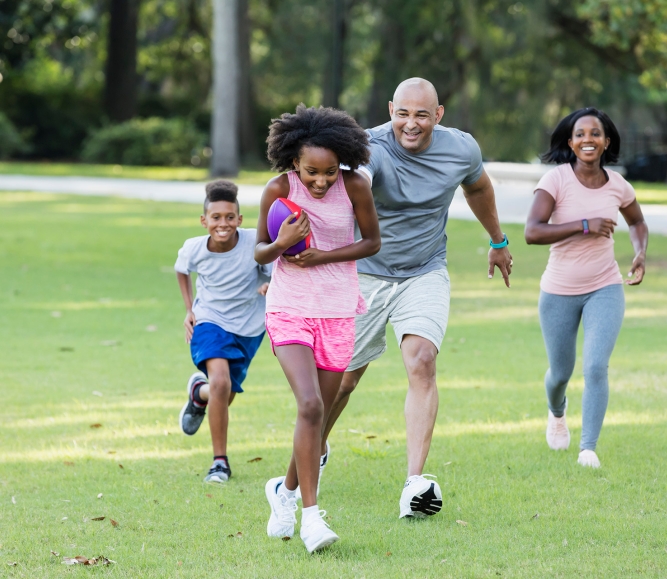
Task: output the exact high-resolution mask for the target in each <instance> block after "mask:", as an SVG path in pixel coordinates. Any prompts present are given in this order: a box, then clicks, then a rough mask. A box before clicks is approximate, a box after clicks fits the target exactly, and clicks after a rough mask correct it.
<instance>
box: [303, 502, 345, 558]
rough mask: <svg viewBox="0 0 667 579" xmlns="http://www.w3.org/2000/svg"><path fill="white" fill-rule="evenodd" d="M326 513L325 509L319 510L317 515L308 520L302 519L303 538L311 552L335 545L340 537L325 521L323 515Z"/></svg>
mask: <svg viewBox="0 0 667 579" xmlns="http://www.w3.org/2000/svg"><path fill="white" fill-rule="evenodd" d="M326 514H327V512H326V511H324V510H322V511H318V513H317V515H314V516H311V517H309V519H308V520H307V521H303V520H302V521H301V533H300V534H301V540H302V541H303V543H304V545H306V549H308V552H309V553H312V552H314V551H319V550H320V549H324V547H328V546H329V545H333V544H334V543H335V542H336V541H338V540H339V539H340V537H339V536H338V535H336V533H334V532H333V531H332V530H331V529H330V528H329V525H328V524H327V523H325V522H324V519H323V517H324V515H326Z"/></svg>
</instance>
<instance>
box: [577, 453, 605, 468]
mask: <svg viewBox="0 0 667 579" xmlns="http://www.w3.org/2000/svg"><path fill="white" fill-rule="evenodd" d="M577 462H578V463H579V464H580V465H581V466H590V467H591V468H600V459H599V458H598V455H597V454H595V451H594V450H582V451H581V452H580V453H579V458H578V459H577Z"/></svg>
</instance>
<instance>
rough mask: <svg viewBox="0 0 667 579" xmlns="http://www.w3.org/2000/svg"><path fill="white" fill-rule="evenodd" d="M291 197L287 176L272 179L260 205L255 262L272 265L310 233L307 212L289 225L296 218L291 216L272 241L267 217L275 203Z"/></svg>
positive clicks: (265, 189)
mask: <svg viewBox="0 0 667 579" xmlns="http://www.w3.org/2000/svg"><path fill="white" fill-rule="evenodd" d="M288 195H289V180H288V178H287V175H279V176H278V177H274V178H273V179H271V180H270V181H269V182H268V183H267V184H266V187H265V188H264V193H262V201H261V202H260V205H259V219H258V220H257V245H256V246H255V261H256V262H257V263H259V264H260V265H266V264H267V263H272V262H274V261H275V260H276V259H278V257H280V256H281V255H282V253H283V251H285V250H286V249H289V248H290V247H292V246H293V245H294V244H295V243H298V242H299V241H301V240H302V239H305V238H306V237H307V236H308V234H309V233H310V222H309V221H308V215H306V212H305V211H302V212H301V216H300V217H299V218H298V219H297V220H296V221H294V222H293V223H289V222H290V221H291V220H292V219H294V216H289V217H288V218H287V219H285V221H283V224H282V225H281V226H280V231H279V232H278V237H277V239H276V240H275V241H271V237H270V236H269V228H268V226H267V224H266V217H267V215H268V214H269V209H270V208H271V205H272V204H273V202H274V201H275V200H276V199H278V198H279V197H282V198H287V196H288Z"/></svg>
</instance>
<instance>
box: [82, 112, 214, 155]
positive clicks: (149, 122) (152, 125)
mask: <svg viewBox="0 0 667 579" xmlns="http://www.w3.org/2000/svg"><path fill="white" fill-rule="evenodd" d="M205 144H206V135H205V134H204V133H202V132H201V131H199V130H197V128H196V127H195V125H194V124H193V123H192V121H190V120H188V119H183V118H174V119H163V118H159V117H152V118H149V119H132V120H130V121H126V122H124V123H120V124H118V125H110V126H107V127H103V128H101V129H98V130H96V131H94V132H93V133H92V134H91V135H90V137H89V138H88V139H87V140H86V142H85V144H84V147H83V152H82V154H81V158H82V159H83V160H84V161H86V162H89V163H114V164H119V165H161V166H170V167H176V166H182V165H190V164H199V163H200V162H201V160H202V159H203V158H204V155H203V154H202V150H203V148H204V146H205Z"/></svg>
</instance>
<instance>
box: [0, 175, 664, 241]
mask: <svg viewBox="0 0 667 579" xmlns="http://www.w3.org/2000/svg"><path fill="white" fill-rule="evenodd" d="M548 169H549V167H545V166H543V165H521V164H515V163H489V164H487V171H488V173H489V175H490V176H491V178H492V179H493V181H494V185H495V190H496V203H497V206H498V213H499V215H500V221H501V222H502V223H525V221H526V216H527V215H528V210H529V208H530V204H531V201H532V192H533V188H534V187H535V185H536V183H537V181H538V180H539V178H540V176H541V175H542V174H543V173H544V172H545V171H546V170H548ZM0 190H5V191H42V192H49V193H70V194H76V195H101V196H107V195H116V196H120V197H131V198H135V199H150V200H153V201H180V202H185V203H197V204H199V203H201V202H202V201H203V198H204V186H203V183H198V182H191V181H150V180H143V179H112V178H106V177H43V176H34V177H33V176H27V175H0ZM262 190H263V187H262V186H259V185H241V186H239V201H240V203H241V205H246V206H248V205H258V204H259V200H260V198H261V195H262ZM642 209H643V211H644V215H645V216H646V221H647V223H648V226H649V230H650V231H651V232H652V233H661V234H663V235H667V205H644V206H643V207H642ZM449 215H450V217H451V218H453V219H466V220H474V219H475V217H474V216H473V214H472V212H471V211H470V209H469V208H468V205H467V203H466V202H465V199H464V198H463V193H462V192H461V190H459V191H458V192H457V194H456V196H455V198H454V201H453V202H452V206H451V208H450V211H449ZM618 223H619V229H624V230H627V226H626V225H625V221H624V220H623V218H622V217H620V216H619V220H618Z"/></svg>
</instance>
